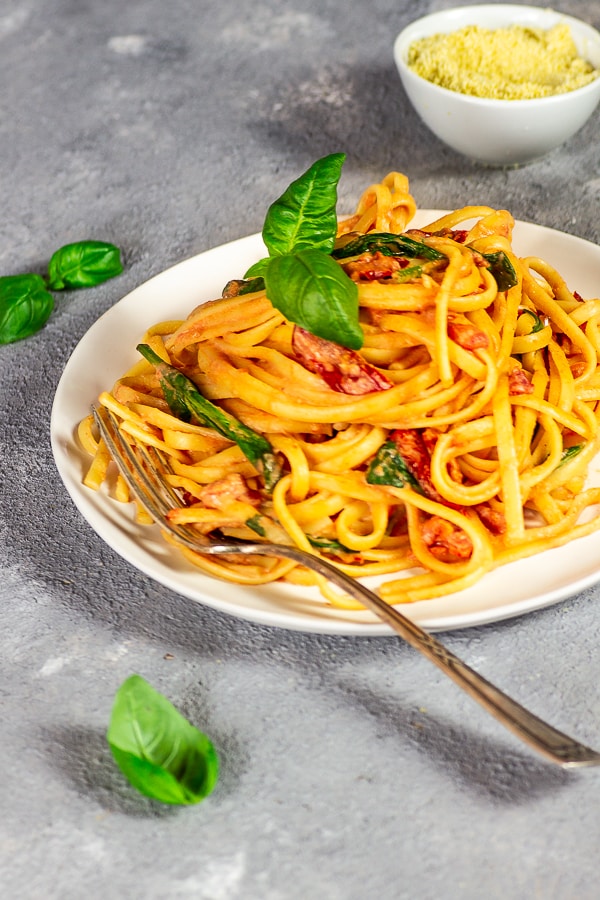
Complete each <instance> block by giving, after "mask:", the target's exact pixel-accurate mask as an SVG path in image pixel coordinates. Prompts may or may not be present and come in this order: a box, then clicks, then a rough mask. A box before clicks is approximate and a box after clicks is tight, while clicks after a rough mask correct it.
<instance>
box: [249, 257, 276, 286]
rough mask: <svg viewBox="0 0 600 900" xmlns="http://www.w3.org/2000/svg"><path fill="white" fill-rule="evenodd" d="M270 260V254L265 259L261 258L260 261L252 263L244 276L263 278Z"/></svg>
mask: <svg viewBox="0 0 600 900" xmlns="http://www.w3.org/2000/svg"><path fill="white" fill-rule="evenodd" d="M270 261H271V260H270V258H269V257H268V256H265V257H264V258H263V259H259V260H258V262H255V263H254V264H253V265H251V266H250V268H249V269H248V271H247V272H245V273H244V278H249V279H252V280H254V279H258V278H262V277H263V276H264V274H265V270H266V268H267V266H268V265H269V263H270Z"/></svg>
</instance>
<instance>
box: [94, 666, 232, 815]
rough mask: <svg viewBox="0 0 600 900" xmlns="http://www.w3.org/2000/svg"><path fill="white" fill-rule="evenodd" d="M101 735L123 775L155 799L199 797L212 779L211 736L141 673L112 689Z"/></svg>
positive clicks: (210, 787)
mask: <svg viewBox="0 0 600 900" xmlns="http://www.w3.org/2000/svg"><path fill="white" fill-rule="evenodd" d="M106 738H107V741H108V744H109V746H110V749H111V752H112V755H113V757H114V759H115V762H116V763H117V765H118V766H119V768H120V770H121V772H122V773H123V775H125V777H126V778H127V780H128V781H129V782H130V783H131V784H132V785H133V787H135V788H136V789H137V790H138V791H140V793H142V794H144V795H145V796H146V797H151V798H152V799H154V800H159V801H160V802H161V803H169V804H180V805H191V804H193V803H199V802H200V800H203V799H204V798H205V797H207V796H208V795H209V794H210V793H211V791H212V790H213V788H214V786H215V784H216V782H217V778H218V773H219V761H218V757H217V754H216V751H215V749H214V747H213V745H212V743H211V741H210V740H209V739H208V738H207V737H206V735H205V734H202V732H201V731H198V729H197V728H195V727H194V726H193V725H192V724H191V723H190V722H188V720H187V719H186V718H184V716H182V715H181V713H180V712H179V711H178V710H177V709H175V707H174V706H173V704H172V703H170V701H169V700H167V698H166V697H164V696H163V695H162V694H159V693H158V691H156V690H155V689H154V688H153V687H152V686H151V685H150V684H148V682H147V681H145V680H144V679H143V678H142V677H141V675H131V677H129V678H128V679H127V680H126V681H125V682H123V684H122V685H121V687H120V688H119V690H118V691H117V693H116V696H115V700H114V705H113V708H112V713H111V717H110V724H109V727H108V732H107V735H106Z"/></svg>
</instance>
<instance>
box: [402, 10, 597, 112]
mask: <svg viewBox="0 0 600 900" xmlns="http://www.w3.org/2000/svg"><path fill="white" fill-rule="evenodd" d="M408 64H409V66H410V68H411V69H412V70H413V71H414V72H416V73H417V75H420V76H421V77H422V78H426V79H427V81H432V82H433V83H434V84H437V85H439V86H440V87H444V88H447V89H448V90H451V91H458V92H459V93H461V94H470V95H472V96H474V97H488V98H491V99H494V100H532V99H535V98H537V97H549V96H552V95H554V94H563V93H566V92H568V91H573V90H575V89H576V88H579V87H583V85H586V84H589V82H590V81H593V80H594V79H595V78H597V77H598V76H599V75H600V72H599V71H598V70H597V69H594V67H593V66H592V65H591V63H589V62H587V60H585V59H582V58H581V57H580V56H579V55H578V53H577V48H576V47H575V43H574V41H573V37H572V35H571V31H570V29H569V26H568V25H555V26H554V28H551V29H549V30H548V31H544V30H543V29H541V28H525V27H523V26H520V25H511V26H510V27H508V28H499V29H497V30H495V31H494V30H490V29H487V28H481V27H480V26H479V25H468V26H467V27H465V28H461V29H459V30H458V31H455V32H452V33H450V34H434V35H431V36H430V37H425V38H421V39H420V40H418V41H415V42H414V43H413V44H411V46H410V48H409V55H408Z"/></svg>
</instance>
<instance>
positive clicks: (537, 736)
mask: <svg viewBox="0 0 600 900" xmlns="http://www.w3.org/2000/svg"><path fill="white" fill-rule="evenodd" d="M93 412H94V417H95V419H96V422H97V425H98V429H99V432H100V435H101V436H102V438H103V440H104V442H105V444H106V446H107V448H108V450H109V452H110V454H111V456H112V458H113V459H114V461H115V463H116V464H117V466H118V468H119V471H120V472H121V474H122V476H123V478H124V479H125V481H126V482H127V484H128V485H129V487H130V488H131V491H132V493H133V494H134V496H135V497H137V499H138V500H139V502H140V503H141V504H142V506H143V507H144V508H145V509H146V510H147V512H148V513H149V514H150V516H151V517H152V518H153V519H154V520H155V522H156V523H157V524H158V525H159V526H160V527H161V528H162V529H163V530H164V531H166V532H168V533H169V534H171V535H172V537H173V538H174V539H175V540H176V541H178V542H179V543H181V544H183V545H185V546H187V547H189V548H191V549H192V550H194V551H196V552H200V553H205V554H207V555H219V554H224V553H238V554H239V553H242V554H261V555H263V556H275V557H279V558H282V557H283V558H285V559H291V560H294V561H295V562H298V563H301V564H302V565H303V566H306V567H307V568H309V569H312V570H313V571H315V572H318V573H319V575H323V576H324V577H325V578H327V579H328V580H329V581H330V582H332V584H335V585H336V586H337V587H339V588H341V589H342V590H344V591H346V592H347V593H348V594H350V596H352V597H354V598H355V599H357V600H358V601H360V603H362V604H363V605H364V606H365V607H366V608H367V609H369V610H371V612H373V613H375V615H376V616H378V617H379V618H380V619H381V620H382V621H383V622H386V623H387V624H388V625H389V626H390V627H391V628H392V629H393V630H394V631H395V632H397V633H398V634H399V635H400V637H402V638H403V639H404V640H405V641H407V643H409V644H410V645H411V646H412V647H414V648H415V649H416V650H418V651H419V652H420V653H422V654H423V655H424V656H426V657H427V658H428V659H429V660H430V661H431V662H433V663H435V665H436V666H438V667H439V668H440V669H441V670H442V672H444V674H445V675H448V676H449V677H450V678H451V679H452V680H453V681H455V682H456V684H458V685H459V687H461V688H462V689H463V690H464V691H466V693H467V694H469V695H470V696H471V697H472V698H473V699H474V700H476V701H477V702H478V703H480V704H481V706H483V707H484V709H486V710H487V711H488V712H489V713H491V715H493V716H494V717H495V718H496V719H498V721H499V722H501V723H502V724H503V725H504V726H505V727H506V728H508V729H509V730H510V731H512V732H513V733H514V734H516V735H517V736H518V737H519V738H521V740H523V741H524V742H525V743H526V744H528V745H529V746H530V747H532V748H533V749H534V750H536V751H537V752H538V753H541V754H542V756H544V757H546V758H547V759H549V760H551V761H552V762H553V763H557V764H558V765H559V766H562V767H563V768H567V769H569V768H580V767H583V766H597V765H600V753H598V752H597V751H595V750H592V749H591V748H590V747H586V746H585V745H584V744H581V743H580V742H579V741H576V740H574V739H573V738H571V737H569V736H568V735H566V734H564V733H563V732H561V731H558V730H557V729H556V728H554V727H553V726H552V725H549V724H548V723H547V722H544V721H543V720H542V719H540V718H538V716H536V715H534V714H533V713H532V712H529V710H527V709H525V707H523V706H521V704H520V703H517V702H516V701H515V700H513V699H511V698H510V697H508V696H507V695H506V694H504V693H503V692H502V691H501V690H499V689H498V688H497V687H495V685H493V684H491V683H490V682H489V681H487V679H485V678H484V677H483V676H481V675H479V674H478V673H477V672H475V671H474V670H473V669H471V668H470V667H469V666H468V665H467V664H466V663H465V662H463V661H462V660H461V659H459V657H457V656H455V655H454V653H452V652H451V651H450V650H448V649H447V648H446V647H444V645H443V644H442V643H440V642H439V641H438V640H437V639H436V638H434V637H433V636H432V635H431V634H428V633H427V632H426V631H424V630H423V629H422V628H421V627H420V626H419V625H417V624H415V623H414V622H413V621H411V620H410V619H409V618H407V617H406V616H404V615H403V614H402V613H401V612H399V611H398V609H397V608H396V607H393V606H390V605H389V604H387V603H386V602H385V601H384V600H382V599H381V598H380V597H379V596H378V595H377V594H375V593H373V591H370V590H369V589H368V588H366V587H365V586H364V585H362V584H361V583H360V582H359V581H356V580H355V579H354V578H351V577H350V576H349V575H346V574H345V573H344V572H342V571H341V570H340V569H338V568H337V567H336V566H334V565H333V563H330V562H328V561H327V560H325V559H322V558H321V557H318V556H314V555H313V554H311V553H307V552H305V551H304V550H300V549H299V548H297V547H295V546H287V545H284V544H273V543H263V542H259V541H252V542H251V541H241V540H238V539H234V538H227V540H223V541H216V540H214V539H210V540H209V539H208V538H206V537H205V536H203V535H200V534H199V533H198V532H197V531H195V530H194V529H193V528H190V527H186V526H182V525H174V524H173V523H171V522H170V521H169V520H168V519H167V513H168V511H169V509H174V508H178V507H180V506H181V501H180V499H179V498H178V496H177V494H176V492H175V491H174V490H173V489H172V488H171V487H170V485H168V484H167V483H166V482H165V480H164V477H162V476H163V475H164V473H165V467H166V465H168V464H167V463H166V460H165V459H164V457H163V456H162V454H159V452H158V451H156V450H154V448H148V447H147V446H145V445H142V444H141V443H138V442H136V443H135V444H134V445H132V444H131V443H130V442H129V441H128V440H126V439H125V438H124V437H123V435H122V433H121V431H120V429H119V424H118V421H117V419H116V418H115V416H114V415H113V414H112V413H111V412H110V410H108V409H106V408H105V407H103V406H94V407H93Z"/></svg>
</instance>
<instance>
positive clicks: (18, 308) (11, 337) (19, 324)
mask: <svg viewBox="0 0 600 900" xmlns="http://www.w3.org/2000/svg"><path fill="white" fill-rule="evenodd" d="M53 309H54V298H53V297H52V294H50V293H48V291H47V290H46V282H45V281H44V279H43V278H42V277H41V275H34V274H31V275H5V276H3V277H1V278H0V344H11V343H13V342H14V341H20V340H22V339H23V338H26V337H29V336H30V335H32V334H35V333H36V331H39V330H40V328H42V327H43V326H44V325H45V324H46V322H47V321H48V318H49V317H50V313H51V312H52V310H53Z"/></svg>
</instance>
